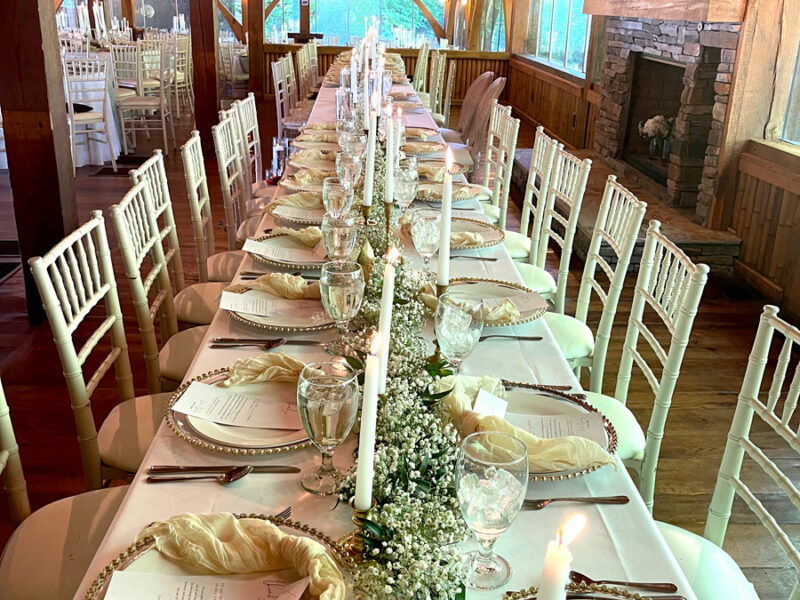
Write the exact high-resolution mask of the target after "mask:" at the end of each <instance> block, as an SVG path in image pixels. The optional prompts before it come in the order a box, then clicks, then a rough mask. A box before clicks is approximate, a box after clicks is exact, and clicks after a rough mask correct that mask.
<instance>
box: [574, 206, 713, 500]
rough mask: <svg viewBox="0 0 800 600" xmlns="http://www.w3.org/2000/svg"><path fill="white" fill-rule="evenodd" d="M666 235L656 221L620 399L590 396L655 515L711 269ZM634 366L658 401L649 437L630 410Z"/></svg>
mask: <svg viewBox="0 0 800 600" xmlns="http://www.w3.org/2000/svg"><path fill="white" fill-rule="evenodd" d="M660 229H661V223H659V222H658V221H650V227H649V228H648V231H647V238H646V241H645V245H644V251H643V252H642V262H641V264H640V265H639V276H638V277H637V279H636V287H635V289H634V295H633V305H632V307H631V314H630V317H629V319H628V329H627V333H626V336H625V343H624V344H623V347H622V358H621V360H620V366H619V371H618V374H617V386H616V390H615V392H614V396H613V397H612V396H606V395H604V394H600V393H596V392H591V391H589V392H586V397H587V399H588V401H589V402H591V403H592V405H593V406H595V407H596V408H597V409H598V410H600V412H602V413H603V414H604V415H605V416H606V417H608V419H609V420H610V421H611V423H612V424H613V425H614V428H615V429H616V431H617V435H618V437H619V446H618V448H617V454H618V455H619V457H620V458H621V459H622V461H623V462H624V463H625V465H626V466H627V467H630V468H631V469H633V470H634V471H635V472H636V474H637V475H638V477H639V491H640V493H641V495H642V499H643V500H644V503H645V505H646V506H647V508H648V509H650V510H652V508H653V489H654V487H655V479H656V467H657V465H658V456H659V454H660V451H661V442H662V439H663V437H664V426H665V425H666V422H667V415H668V413H669V407H670V404H671V403H672V395H673V393H674V391H675V385H676V383H677V381H678V374H679V373H680V367H681V363H682V362H683V357H684V354H685V352H686V347H687V345H688V344H689V336H690V334H691V331H692V324H693V323H694V318H695V316H696V315H697V307H698V305H699V304H700V297H701V296H702V294H703V288H705V285H706V280H707V279H708V266H707V265H704V264H698V265H695V264H694V263H693V262H692V261H691V260H690V259H689V258H688V257H687V256H686V254H684V253H683V252H682V251H681V250H680V248H678V247H677V246H676V245H675V244H674V243H673V242H671V241H670V240H669V239H668V238H667V237H666V236H665V235H664V234H662V233H661V231H660ZM645 306H650V308H651V309H652V310H651V311H648V312H651V313H654V317H655V319H649V318H648V324H645V319H644V318H643V316H644V310H645ZM655 323H660V324H661V325H663V327H664V328H665V329H666V332H667V333H668V334H669V338H670V344H669V349H668V350H665V349H664V347H663V346H662V345H661V343H660V342H659V341H658V339H657V337H656V334H654V333H653V331H652V326H653V325H654V324H655ZM640 339H643V340H644V341H645V342H647V346H648V347H649V350H648V351H647V352H646V353H644V354H643V353H642V352H641V351H640V349H639V347H638V345H637V344H638V342H639V340H640ZM651 355H652V357H651V358H650V361H648V357H649V356H651ZM634 363H636V365H637V366H638V367H639V369H640V370H641V371H642V374H643V375H644V377H645V379H646V380H647V383H648V384H649V385H650V389H651V390H652V392H653V396H654V402H653V412H652V415H651V416H650V422H649V424H648V427H647V436H645V434H644V432H643V431H642V427H641V426H640V425H639V422H638V421H637V419H636V416H635V415H634V414H633V413H632V412H631V410H630V409H629V408H628V407H627V406H626V400H627V397H628V390H629V387H630V382H631V371H632V369H633V364H634ZM651 363H653V364H655V365H657V366H656V368H657V369H658V368H660V369H661V374H660V377H659V376H657V375H656V374H655V372H654V370H653V368H652V367H651V366H650V364H651Z"/></svg>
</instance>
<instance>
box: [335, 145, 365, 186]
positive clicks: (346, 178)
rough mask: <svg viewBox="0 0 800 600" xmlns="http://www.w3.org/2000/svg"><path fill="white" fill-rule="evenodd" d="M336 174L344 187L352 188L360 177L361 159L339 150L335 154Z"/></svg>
mask: <svg viewBox="0 0 800 600" xmlns="http://www.w3.org/2000/svg"><path fill="white" fill-rule="evenodd" d="M336 175H337V176H338V177H339V181H341V182H342V184H343V185H344V186H345V187H347V188H348V189H353V190H354V189H355V186H356V184H357V183H358V178H359V177H361V161H360V160H358V159H357V158H353V157H351V156H350V155H349V154H347V153H346V152H339V153H338V154H336Z"/></svg>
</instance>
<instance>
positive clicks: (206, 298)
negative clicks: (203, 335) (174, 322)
mask: <svg viewBox="0 0 800 600" xmlns="http://www.w3.org/2000/svg"><path fill="white" fill-rule="evenodd" d="M225 286H226V284H225V283H222V282H216V281H213V282H211V281H210V282H208V283H194V284H192V285H190V286H187V287H185V288H183V289H182V290H181V291H180V292H178V294H177V295H176V296H175V312H176V313H177V315H178V320H179V321H183V322H185V323H195V324H197V325H208V324H209V323H211V321H212V320H213V319H214V315H215V314H216V312H217V310H218V309H219V301H220V298H222V290H223V289H224V288H225Z"/></svg>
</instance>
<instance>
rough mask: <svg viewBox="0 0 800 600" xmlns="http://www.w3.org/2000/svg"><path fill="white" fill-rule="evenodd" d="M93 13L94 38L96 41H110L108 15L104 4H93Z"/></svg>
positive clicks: (95, 2)
mask: <svg viewBox="0 0 800 600" xmlns="http://www.w3.org/2000/svg"><path fill="white" fill-rule="evenodd" d="M92 13H93V14H94V37H95V39H96V40H106V39H108V30H107V29H106V15H105V9H104V7H103V3H102V2H97V1H94V2H92Z"/></svg>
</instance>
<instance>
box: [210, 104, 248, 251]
mask: <svg viewBox="0 0 800 600" xmlns="http://www.w3.org/2000/svg"><path fill="white" fill-rule="evenodd" d="M211 133H212V135H213V136H214V149H215V151H216V155H217V167H218V168H219V180H220V186H221V187H222V206H223V209H224V211H225V228H226V230H227V236H228V250H238V249H239V246H240V244H239V242H238V240H237V233H238V231H239V229H240V227H241V226H243V225H245V223H246V222H247V221H246V219H247V200H248V196H249V194H247V193H246V188H245V184H244V173H243V161H242V160H240V158H239V148H238V146H237V141H236V139H237V134H236V123H235V122H234V121H233V119H225V120H223V121H221V122H220V123H218V124H217V125H214V126H213V127H212V128H211ZM252 218H253V219H255V218H257V217H252ZM245 227H246V225H245Z"/></svg>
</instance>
